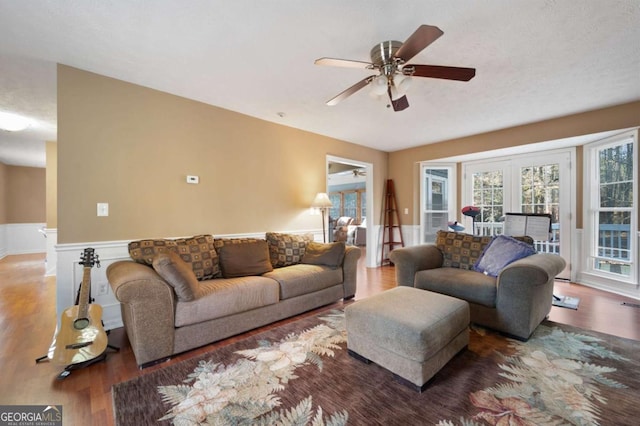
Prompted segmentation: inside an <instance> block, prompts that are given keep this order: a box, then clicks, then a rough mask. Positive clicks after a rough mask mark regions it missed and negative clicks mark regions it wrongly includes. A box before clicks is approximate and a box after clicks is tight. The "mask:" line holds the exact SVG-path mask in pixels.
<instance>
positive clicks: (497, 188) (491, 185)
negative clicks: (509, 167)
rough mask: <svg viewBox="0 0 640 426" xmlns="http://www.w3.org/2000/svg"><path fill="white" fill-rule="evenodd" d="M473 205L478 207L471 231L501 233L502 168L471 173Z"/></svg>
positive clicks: (481, 233) (485, 233) (483, 233)
mask: <svg viewBox="0 0 640 426" xmlns="http://www.w3.org/2000/svg"><path fill="white" fill-rule="evenodd" d="M471 179H472V181H473V183H472V186H473V205H474V206H476V207H479V208H480V214H479V215H478V216H477V217H476V218H475V223H474V224H473V225H474V226H473V227H474V229H473V233H475V234H479V235H498V234H501V233H502V220H501V218H502V217H503V216H504V213H505V212H504V183H503V182H504V173H503V171H502V170H492V171H488V172H487V171H482V172H476V173H473V175H472V176H471Z"/></svg>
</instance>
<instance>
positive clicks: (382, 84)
mask: <svg viewBox="0 0 640 426" xmlns="http://www.w3.org/2000/svg"><path fill="white" fill-rule="evenodd" d="M387 86H388V83H387V77H386V76H384V75H379V76H377V77H376V78H375V79H374V80H373V81H372V84H371V95H372V96H382V95H384V94H385V93H387Z"/></svg>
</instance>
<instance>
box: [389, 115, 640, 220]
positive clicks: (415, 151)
mask: <svg viewBox="0 0 640 426" xmlns="http://www.w3.org/2000/svg"><path fill="white" fill-rule="evenodd" d="M637 126H640V102H632V103H628V104H624V105H618V106H614V107H610V108H604V109H600V110H595V111H589V112H585V113H581V114H575V115H570V116H566V117H561V118H556V119H552V120H546V121H542V122H538V123H533V124H527V125H523V126H517V127H512V128H508V129H503V130H497V131H494V132H489V133H482V134H479V135H474V136H469V137H465V138H460V139H452V140H448V141H444V142H439V143H435V144H430V145H424V146H420V147H417V148H411V149H406V150H402V151H396V152H392V153H390V154H389V178H390V179H393V180H394V184H395V188H396V197H397V202H398V206H399V208H400V209H404V208H408V209H409V211H410V212H412V214H410V215H409V216H408V217H407V218H406V219H405V218H403V224H418V223H419V218H418V212H417V211H416V210H415V209H417V208H418V207H419V205H418V202H417V200H418V192H419V179H417V176H418V167H419V166H418V163H419V162H421V161H429V160H437V159H440V158H446V157H452V156H456V155H462V154H471V153H474V152H481V151H488V150H493V149H500V148H507V147H513V146H520V145H526V144H531V143H536V142H543V141H549V140H554V139H562V138H567V137H572V136H579V135H585V134H590V133H598V132H604V131H609V130H617V129H624V128H630V127H637ZM578 154H579V155H577V157H578V158H577V161H578V162H580V164H578V165H577V169H576V171H577V172H578V184H577V188H576V201H577V202H578V206H581V205H582V204H581V202H582V199H583V196H582V188H583V186H582V173H581V171H582V162H581V161H582V155H581V154H582V151H581V150H579V152H578ZM458 168H459V167H458ZM639 173H640V171H639ZM639 176H640V174H639ZM460 182H461V180H459V184H460ZM458 192H459V191H458ZM458 197H460V195H458ZM458 201H459V200H458ZM576 216H577V217H576V225H577V227H578V228H582V208H580V207H579V208H578V209H577V211H576ZM405 221H406V222H407V223H404V222H405Z"/></svg>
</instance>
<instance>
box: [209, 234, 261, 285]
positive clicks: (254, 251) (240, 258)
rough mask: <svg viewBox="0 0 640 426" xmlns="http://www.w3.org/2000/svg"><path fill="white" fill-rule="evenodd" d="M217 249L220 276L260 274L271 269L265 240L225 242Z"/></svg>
mask: <svg viewBox="0 0 640 426" xmlns="http://www.w3.org/2000/svg"><path fill="white" fill-rule="evenodd" d="M218 251H219V253H218V254H219V256H220V267H221V269H222V276H223V277H225V278H234V277H246V276H249V275H262V274H264V273H265V272H270V271H273V266H272V265H271V260H270V259H269V246H268V244H267V242H266V241H265V240H256V241H247V242H243V243H237V244H225V245H223V246H222V247H220V248H219V249H218Z"/></svg>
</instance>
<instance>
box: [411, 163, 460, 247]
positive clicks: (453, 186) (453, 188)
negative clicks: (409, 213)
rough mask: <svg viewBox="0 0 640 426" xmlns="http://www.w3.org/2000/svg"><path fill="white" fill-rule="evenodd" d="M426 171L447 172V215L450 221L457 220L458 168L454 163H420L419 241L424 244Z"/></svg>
mask: <svg viewBox="0 0 640 426" xmlns="http://www.w3.org/2000/svg"><path fill="white" fill-rule="evenodd" d="M426 169H446V170H449V174H450V178H449V179H448V185H447V191H448V207H449V210H448V214H449V218H451V220H459V218H458V204H457V198H458V197H457V188H458V186H457V179H458V166H457V164H456V163H438V162H430V161H423V162H420V213H419V214H420V239H419V241H420V242H421V243H424V235H425V229H424V228H425V223H424V215H425V213H426V210H425V207H424V206H425V204H426V200H425V187H424V183H425V178H426V176H425V170H426Z"/></svg>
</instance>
